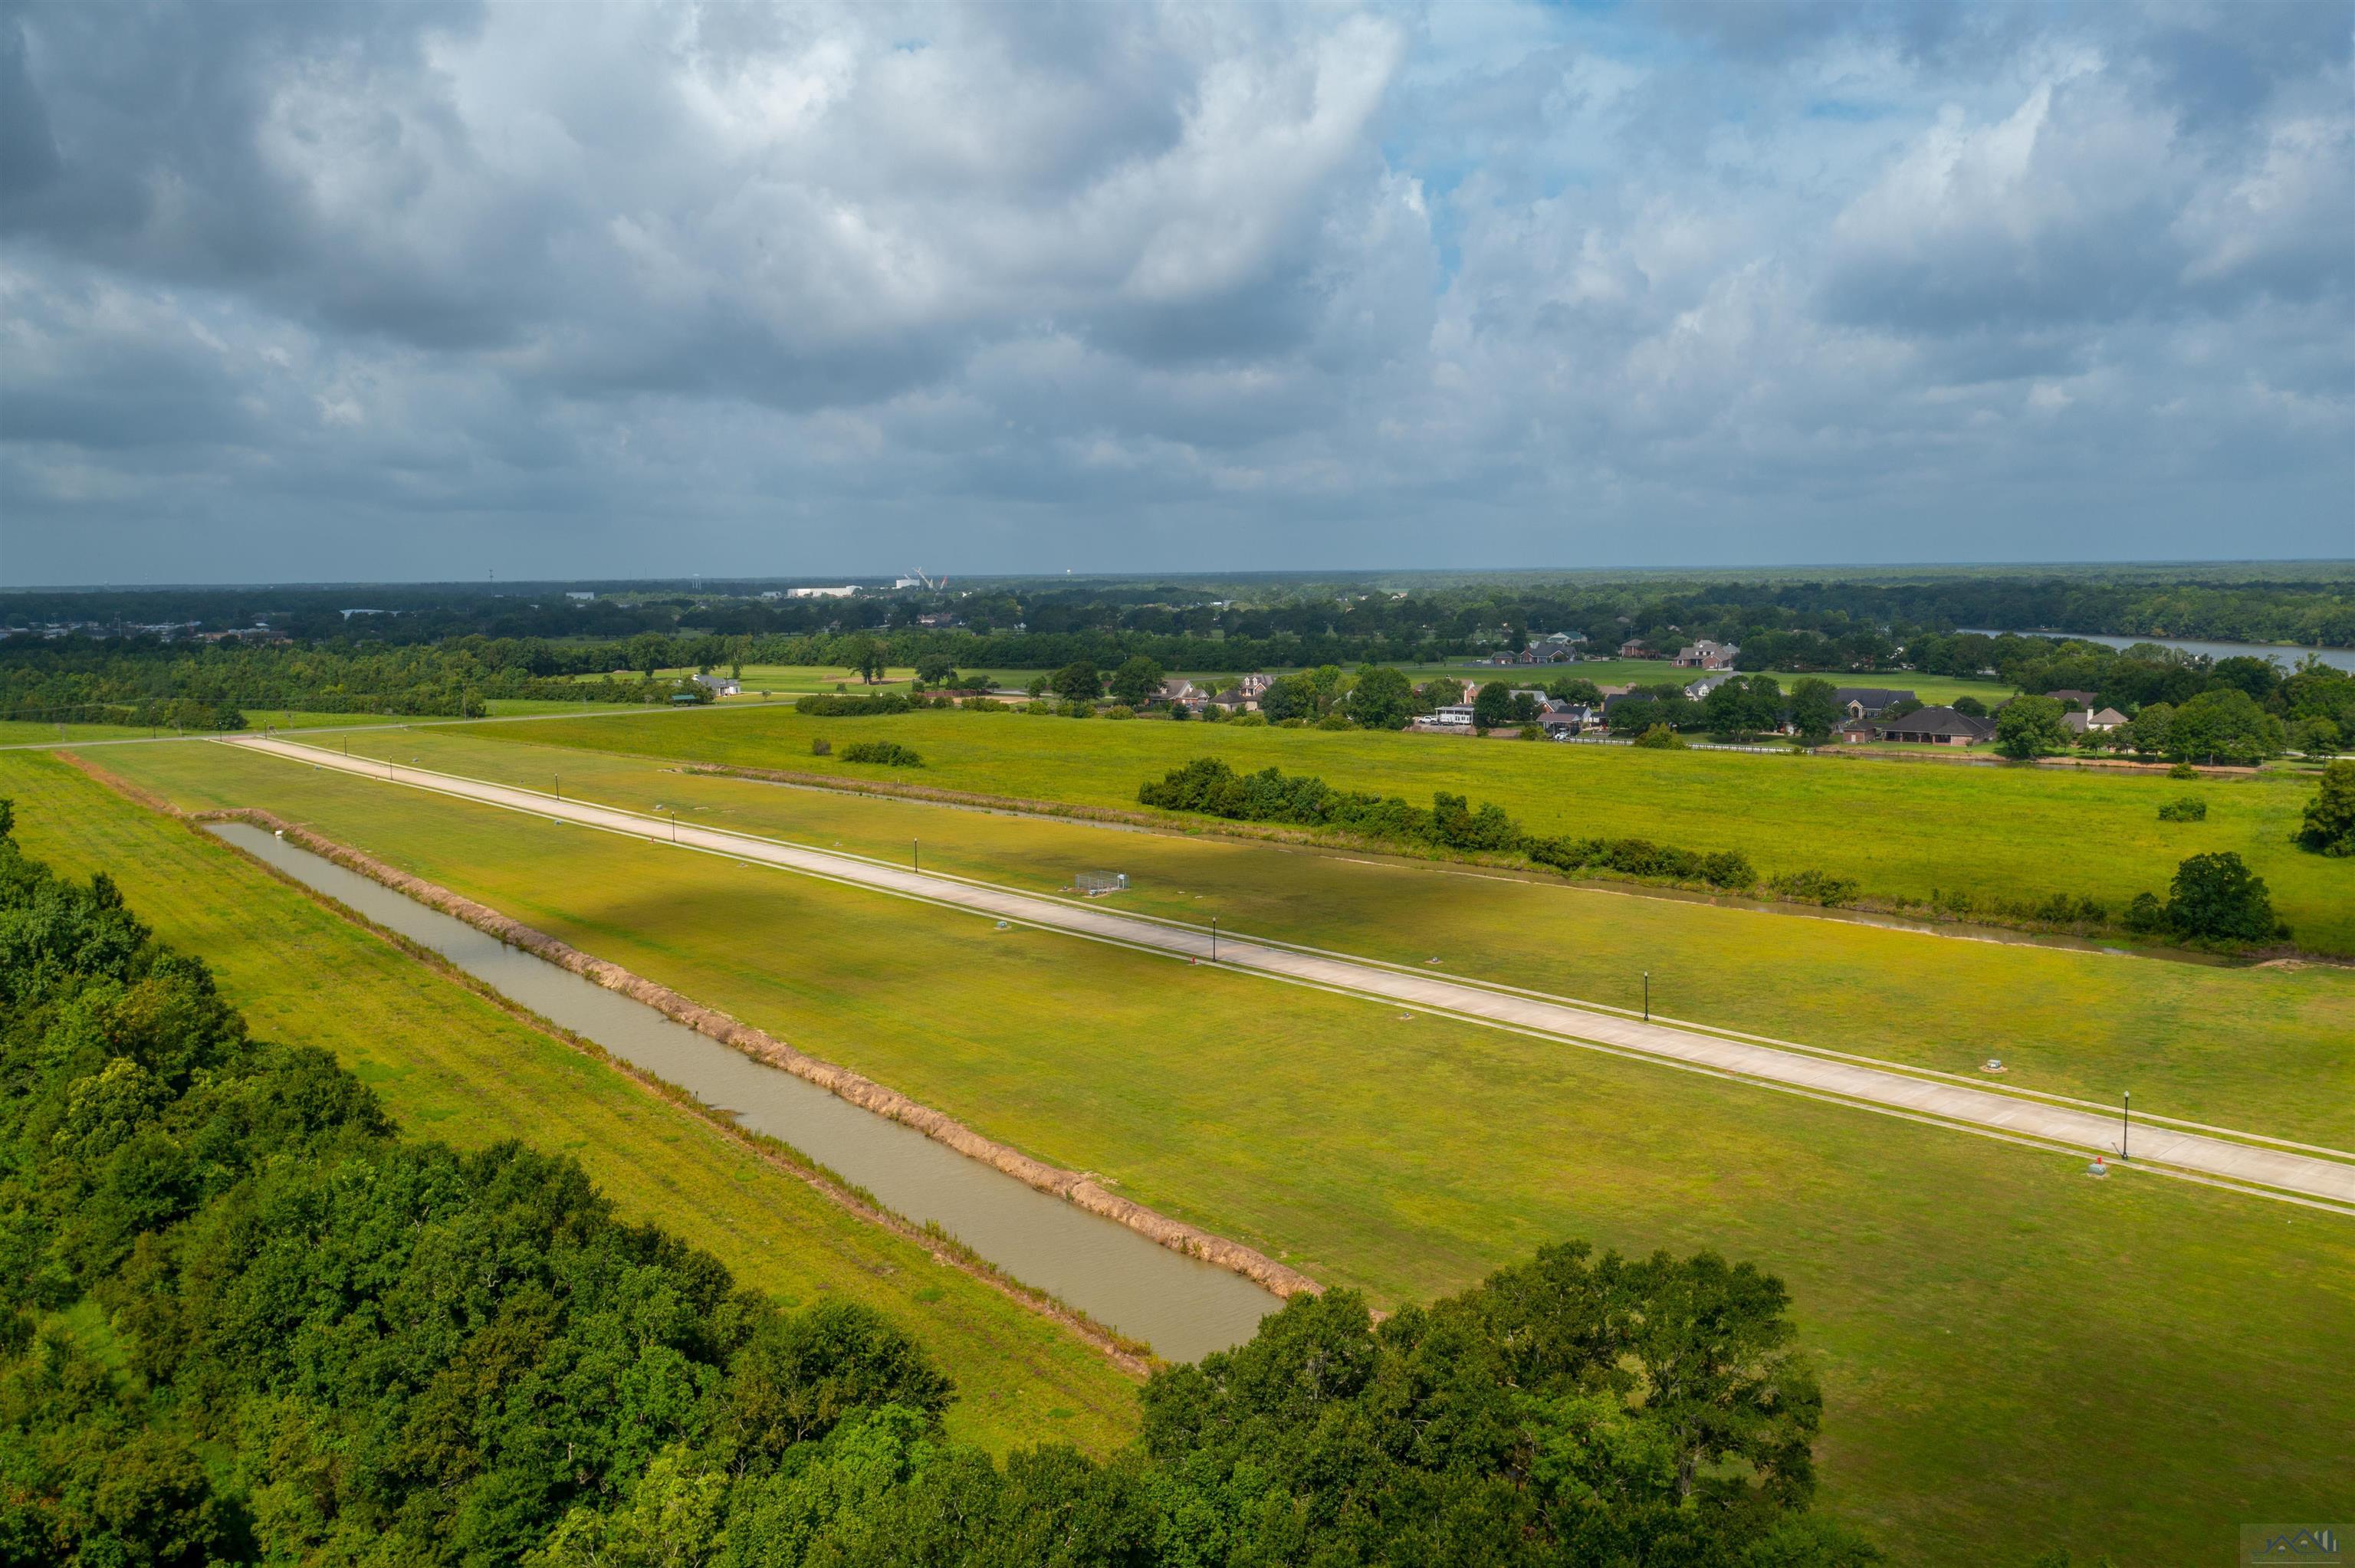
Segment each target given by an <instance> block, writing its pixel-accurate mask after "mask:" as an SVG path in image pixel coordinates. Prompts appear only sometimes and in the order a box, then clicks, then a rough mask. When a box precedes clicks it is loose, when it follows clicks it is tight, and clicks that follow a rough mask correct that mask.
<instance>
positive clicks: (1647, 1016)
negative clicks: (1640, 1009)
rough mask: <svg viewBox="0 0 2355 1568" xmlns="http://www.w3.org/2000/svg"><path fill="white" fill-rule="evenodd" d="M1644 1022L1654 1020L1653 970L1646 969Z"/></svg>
mask: <svg viewBox="0 0 2355 1568" xmlns="http://www.w3.org/2000/svg"><path fill="white" fill-rule="evenodd" d="M1644 1022H1646V1023H1649V1022H1652V971H1651V970H1649V969H1646V970H1645V971H1644Z"/></svg>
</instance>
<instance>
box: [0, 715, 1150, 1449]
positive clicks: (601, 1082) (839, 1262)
mask: <svg viewBox="0 0 2355 1568" xmlns="http://www.w3.org/2000/svg"><path fill="white" fill-rule="evenodd" d="M155 749H157V750H169V749H173V748H171V747H156V748H155ZM0 796H13V797H15V800H16V836H17V838H18V841H19V842H21V843H23V845H24V846H25V848H26V849H27V852H28V853H32V854H34V855H36V856H38V857H40V858H42V859H45V860H48V861H49V862H50V863H52V864H54V865H56V866H57V867H58V868H59V870H60V871H61V872H66V873H69V874H76V875H82V874H89V873H91V872H94V871H104V872H106V873H107V874H109V875H111V876H112V877H113V878H114V879H115V880H116V881H117V882H118V883H120V884H121V885H122V886H123V893H124V895H125V896H126V898H127V899H128V900H129V902H130V904H131V906H132V907H133V909H134V910H136V911H137V913H138V914H139V915H140V916H141V917H142V918H143V919H144V920H146V921H147V922H148V923H149V924H150V925H151V926H153V927H155V930H156V932H157V934H158V935H159V936H161V937H162V938H164V939H165V941H168V942H171V943H172V944H174V945H175V946H176V947H178V948H182V949H183V950H185V951H188V952H193V953H197V954H198V955H200V956H202V957H203V958H204V959H205V961H206V962H207V963H208V964H209V965H210V966H211V967H212V969H213V972H214V973H215V975H216V976H218V979H219V981H220V985H221V990H222V992H223V994H224V995H225V996H227V997H228V998H229V1001H232V1002H233V1003H235V1004H236V1005H237V1006H238V1007H239V1008H240V1009H242V1010H243V1012H245V1015H246V1017H247V1019H248V1020H249V1021H250V1023H251V1025H252V1027H253V1030H254V1033H257V1034H259V1035H263V1036H268V1037H272V1038H275V1039H280V1040H293V1041H301V1042H304V1043H306V1044H316V1045H321V1046H325V1047H326V1048H327V1049H329V1050H331V1051H333V1052H334V1053H335V1054H336V1056H337V1058H338V1059H339V1060H341V1061H342V1062H343V1063H344V1064H345V1065H346V1066H348V1067H350V1068H351V1069H352V1070H353V1071H354V1072H356V1073H357V1074H358V1075H359V1076H360V1077H361V1078H363V1079H364V1080H366V1081H367V1082H368V1084H370V1085H371V1086H374V1088H375V1089H376V1092H377V1093H378V1095H379V1096H380V1097H382V1098H383V1099H384V1102H385V1104H386V1106H387V1107H388V1108H389V1110H390V1111H391V1113H392V1114H393V1116H394V1117H395V1118H398V1119H399V1120H400V1123H401V1125H402V1127H403V1128H405V1129H407V1130H408V1131H409V1132H410V1134H411V1135H412V1136H416V1137H421V1138H435V1139H442V1140H443V1141H445V1142H448V1143H452V1144H454V1145H457V1146H458V1147H460V1148H474V1147H478V1146H480V1145H483V1144H485V1143H489V1142H492V1141H494V1140H496V1139H503V1138H519V1139H523V1140H524V1141H526V1142H527V1143H529V1144H531V1145H533V1146H534V1147H536V1148H538V1149H541V1150H547V1151H549V1152H551V1153H565V1154H570V1155H572V1156H574V1157H575V1158H577V1159H578V1160H580V1161H581V1163H582V1164H583V1165H584V1166H586V1167H587V1168H588V1170H589V1173H590V1175H591V1177H592V1178H593V1179H594V1180H595V1181H597V1183H598V1185H599V1186H600V1187H602V1189H603V1190H604V1192H606V1193H607V1195H609V1196H610V1197H612V1198H613V1200H614V1202H616V1203H617V1204H618V1205H619V1207H620V1209H621V1211H622V1213H623V1214H624V1215H626V1216H627V1217H629V1218H631V1219H633V1220H637V1221H642V1222H645V1223H650V1224H659V1225H661V1226H663V1227H665V1228H666V1229H667V1230H669V1231H671V1232H673V1233H675V1234H679V1235H682V1236H685V1237H687V1239H688V1240H689V1241H691V1242H693V1243H694V1244H695V1245H698V1246H701V1247H703V1248H705V1249H707V1250H709V1252H711V1253H713V1254H714V1255H717V1256H718V1257H719V1259H720V1260H721V1261H722V1262H724V1263H726V1264H727V1265H728V1266H729V1268H730V1270H731V1271H733V1272H734V1274H735V1276H736V1277H737V1279H738V1280H740V1281H741V1282H742V1283H744V1284H746V1285H748V1286H751V1287H753V1288H755V1289H758V1290H762V1291H764V1292H766V1293H767V1294H769V1295H770V1296H772V1297H773V1298H776V1299H777V1300H778V1301H780V1302H781V1303H783V1304H784V1305H786V1306H789V1307H790V1306H801V1305H807V1304H808V1303H810V1302H813V1301H816V1300H818V1299H820V1298H823V1297H826V1296H828V1295H841V1296H847V1297H848V1298H853V1299H856V1300H859V1301H864V1302H867V1303H868V1304H869V1305H871V1306H873V1307H875V1308H877V1309H879V1310H880V1311H882V1312H884V1313H886V1314H888V1315H889V1316H890V1318H892V1319H894V1320H895V1321H897V1322H899V1323H900V1324H902V1325H904V1326H905V1327H906V1328H907V1329H908V1330H910V1331H911V1333H913V1334H914V1335H916V1337H917V1338H918V1339H920V1340H922V1341H923V1343H924V1344H925V1346H926V1348H927V1349H928V1350H930V1351H932V1354H933V1355H934V1356H935V1357H936V1358H937V1359H938V1361H939V1362H940V1364H941V1365H942V1366H943V1368H945V1369H946V1370H947V1371H949V1372H950V1373H951V1374H952V1375H953V1376H954V1378H955V1380H956V1383H957V1385H958V1388H959V1391H960V1398H959V1400H958V1403H957V1404H955V1406H954V1408H953V1409H952V1411H951V1414H950V1418H949V1425H950V1429H951V1431H952V1432H954V1434H956V1435H957V1436H960V1437H962V1438H964V1439H966V1440H969V1441H972V1442H975V1443H979V1444H982V1445H985V1446H988V1447H990V1448H992V1449H994V1450H1001V1451H1002V1450H1004V1449H1007V1448H1010V1447H1014V1446H1020V1445H1025V1444H1032V1443H1041V1442H1047V1441H1051V1440H1057V1439H1064V1440H1069V1441H1072V1442H1076V1443H1079V1444H1080V1445H1082V1446H1084V1447H1087V1448H1090V1449H1092V1450H1094V1451H1097V1452H1105V1451H1109V1450H1110V1449H1112V1448H1114V1447H1115V1446H1119V1445H1120V1444H1121V1443H1123V1442H1124V1441H1125V1440H1126V1439H1127V1438H1128V1437H1129V1436H1132V1435H1133V1434H1134V1432H1135V1425H1136V1414H1135V1392H1134V1388H1135V1385H1134V1384H1132V1383H1130V1382H1129V1381H1128V1380H1127V1379H1126V1378H1124V1377H1123V1376H1122V1375H1121V1374H1120V1373H1119V1372H1116V1371H1115V1370H1114V1368H1113V1367H1112V1366H1111V1365H1110V1364H1109V1363H1108V1362H1106V1361H1104V1359H1103V1357H1102V1356H1101V1355H1100V1354H1099V1353H1097V1352H1096V1351H1092V1350H1091V1349H1089V1348H1088V1347H1087V1346H1086V1345H1084V1344H1083V1343H1082V1342H1081V1341H1079V1340H1077V1339H1075V1338H1073V1337H1072V1336H1071V1334H1069V1333H1068V1332H1066V1331H1065V1330H1061V1329H1060V1328H1058V1327H1056V1326H1055V1325H1053V1324H1051V1323H1050V1322H1048V1321H1046V1320H1045V1319H1041V1318H1039V1316H1037V1315H1036V1314H1034V1313H1032V1312H1029V1311H1028V1310H1027V1309H1025V1308H1022V1307H1020V1306H1018V1305H1017V1304H1016V1303H1014V1302H1012V1301H1010V1300H1008V1299H1007V1298H1005V1297H1003V1296H1001V1295H999V1294H998V1293H997V1292H996V1291H994V1290H991V1289H989V1288H988V1287H985V1286H983V1285H981V1284H979V1283H978V1282H976V1281H975V1280H973V1279H971V1278H969V1277H966V1276H964V1275H963V1274H961V1273H958V1272H957V1271H955V1270H954V1269H951V1268H947V1267H944V1266H942V1265H940V1264H938V1263H936V1262H935V1261H933V1259H932V1256H931V1255H930V1254H928V1253H926V1252H925V1251H924V1250H923V1249H922V1247H919V1246H917V1245H914V1244H912V1243H911V1242H908V1241H905V1240H903V1239H901V1238H900V1237H899V1236H898V1235H896V1234H892V1233H890V1232H888V1231H886V1230H883V1229H882V1228H880V1227H879V1226H877V1225H875V1224H870V1223H868V1222H867V1221H865V1220H862V1219H859V1218H858V1217H857V1216H856V1215H854V1214H852V1213H848V1212H847V1211H846V1210H844V1209H842V1208H841V1207H839V1206H838V1205H837V1204H835V1203H833V1202H829V1201H827V1200H826V1199H825V1198H824V1197H821V1196H820V1195H819V1194H817V1193H816V1192H813V1191H811V1190H810V1188H809V1187H808V1186H807V1185H806V1184H805V1183H804V1182H803V1181H800V1180H798V1179H797V1178H795V1177H793V1176H791V1175H788V1174H786V1173H784V1172H783V1171H779V1170H777V1169H776V1168H774V1167H773V1166H771V1165H770V1164H768V1163H766V1162H765V1161H763V1160H761V1159H760V1158H758V1157H757V1156H755V1155H754V1154H752V1153H751V1151H750V1150H746V1149H745V1148H744V1147H743V1146H742V1145H741V1144H739V1143H737V1142H735V1141H734V1140H733V1139H729V1138H727V1137H725V1136H723V1135H722V1134H720V1133H719V1132H718V1131H717V1130H715V1129H714V1128H711V1127H709V1125H707V1124H706V1123H704V1122H702V1121H700V1120H698V1118H695V1117H693V1116H692V1115H690V1114H688V1113H687V1111H684V1110H682V1109H680V1108H678V1107H676V1106H673V1105H671V1104H669V1103H668V1102H667V1101H666V1100H664V1099H662V1098H661V1097H658V1096H656V1095H655V1094H654V1093H652V1092H650V1091H649V1090H647V1089H645V1088H644V1087H642V1086H639V1085H638V1084H637V1083H635V1082H634V1080H632V1079H630V1078H628V1077H626V1076H624V1075H623V1074H622V1073H620V1072H618V1071H616V1070H615V1069H614V1068H613V1067H611V1066H609V1065H605V1064H604V1063H602V1062H600V1061H597V1060H595V1059H593V1058H591V1057H590V1056H588V1055H586V1054H583V1053H581V1052H579V1051H576V1050H574V1049H572V1048H570V1047H569V1046H567V1045H564V1044H559V1042H557V1041H555V1040H552V1039H550V1038H549V1037H548V1036H547V1035H545V1034H543V1033H539V1032H538V1031H537V1030H533V1029H529V1028H527V1027H525V1026H524V1025H522V1024H520V1023H518V1022H515V1021H514V1020H512V1019H511V1018H509V1017H508V1016H507V1015H506V1014H505V1013H504V1012H500V1011H499V1010H498V1009H497V1008H496V1007H494V1006H492V1005H491V1004H490V1003H489V1002H487V1001H484V1000H482V999H481V998H480V997H478V996H477V995H475V994H474V992H472V991H467V990H466V989H464V987H462V986H460V985H458V984H456V983H454V982H453V981H451V980H446V979H443V978H442V976H441V975H439V974H438V973H436V972H435V971H433V970H432V969H428V968H426V967H425V966H424V965H423V964H421V963H420V962H419V961H417V960H416V959H411V958H410V957H408V956H407V955H406V954H404V953H401V952H400V951H399V950H397V949H396V948H392V947H391V946H390V945H389V944H387V943H385V942H383V941H381V940H379V939H378V938H376V937H374V936H372V935H370V934H368V933H367V932H365V931H363V930H361V929H360V928H358V927H355V926H353V925H351V924H350V923H348V922H347V921H345V920H343V919H341V918H339V917H337V916H335V915H332V914H330V913H328V912H327V911H326V910H325V909H324V908H322V907H321V906H319V905H317V904H315V903H314V902H313V901H312V900H311V899H310V898H309V897H307V896H306V895H304V894H302V893H300V892H298V891H296V890H295V889H293V888H292V887H290V886H288V885H286V884H284V883H282V882H280V881H279V880H277V879H276V878H275V877H272V876H271V875H270V874H267V873H265V872H262V871H261V870H259V869H257V868H256V867H254V866H253V865H252V864H251V863H250V862H248V861H246V860H244V859H243V858H242V857H240V856H238V855H236V854H235V853H232V852H230V851H229V849H227V848H226V847H224V846H222V845H219V844H218V843H216V842H212V841H211V840H210V839H209V838H208V837H205V836H202V835H199V834H197V833H195V832H190V831H189V830H188V829H187V828H186V827H184V826H182V825H180V824H178V823H176V822H172V821H168V820H166V819H165V818H162V817H159V816H157V815H156V814H155V813H154V812H151V811H149V810H145V809H144V808H142V807H139V806H136V805H133V804H132V803H131V802H129V801H127V800H123V798H122V797H121V796H119V795H116V794H114V793H113V792H112V791H111V790H108V789H103V788H101V786H99V785H98V784H96V783H93V782H92V781H91V780H90V779H87V778H85V777H84V776H82V775H81V774H80V773H77V772H75V771H73V770H72V769H70V768H67V767H66V766H64V765H63V764H62V763H59V762H58V761H55V760H54V759H50V758H32V757H21V756H20V757H10V758H0Z"/></svg>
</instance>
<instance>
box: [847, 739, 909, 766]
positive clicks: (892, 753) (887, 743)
mask: <svg viewBox="0 0 2355 1568" xmlns="http://www.w3.org/2000/svg"><path fill="white" fill-rule="evenodd" d="M842 759H843V760H844V761H845V762H879V763H881V764H882V765H883V766H884V767H886V768H922V766H923V765H924V759H923V758H922V756H921V755H919V754H918V753H916V752H914V751H912V750H911V749H909V748H908V747H904V746H901V745H900V743H899V742H898V741H896V740H861V741H857V742H854V743H852V744H851V745H849V746H846V747H843V748H842Z"/></svg>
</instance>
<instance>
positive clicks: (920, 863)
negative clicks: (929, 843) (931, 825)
mask: <svg viewBox="0 0 2355 1568" xmlns="http://www.w3.org/2000/svg"><path fill="white" fill-rule="evenodd" d="M908 863H910V864H911V865H912V866H914V867H915V868H916V874H918V875H919V876H921V875H922V874H923V871H924V845H923V842H922V840H920V839H910V840H909V841H908Z"/></svg>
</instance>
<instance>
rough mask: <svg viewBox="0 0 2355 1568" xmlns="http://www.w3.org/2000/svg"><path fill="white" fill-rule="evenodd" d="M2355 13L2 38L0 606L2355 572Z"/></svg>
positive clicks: (1932, 9)
mask: <svg viewBox="0 0 2355 1568" xmlns="http://www.w3.org/2000/svg"><path fill="white" fill-rule="evenodd" d="M2351 36H2355V5H2350V4H2328V3H2317V4H2305V3H2287V4H2248V3H2219V4H2190V3H2175V0H2166V3H2160V4H2152V5H2140V6H2137V5H2124V4H2093V5H2073V6H2062V7H2052V8H2045V7H2039V6H2035V5H1982V4H1972V5H1957V6H1949V5H1893V4H1890V5H1884V4H1870V5H1849V4H1838V3H1827V4H1817V5H1805V6H1777V5H1769V4H1761V3H1751V0H1744V3H1740V4H1733V5H1709V4H1678V5H1662V6H1657V7H1649V8H1646V7H1634V6H1628V7H1618V6H1610V5H1604V6H1572V7H1567V8H1565V7H1559V6H1544V7H1540V6H1515V5H1464V4H1447V5H1433V6H1430V7H1427V8H1421V9H1357V8H1350V7H1345V6H1339V5H1320V6H1315V7H1311V6H1305V5H1299V6H1288V7H1279V6H1275V5H1252V6H1250V7H1247V8H1242V9H1223V8H1217V7H1212V6H1207V5H1180V6H1168V7H1156V6H1152V5H1141V4H1139V5H1126V4H1097V5H1073V6H1068V7H1067V6H1061V5H1047V4H998V5H985V6H978V7H964V6H957V5H919V6H911V7H905V8H901V7H895V6H890V5H854V6H847V7H840V8H837V7H830V6H820V5H808V6H794V7H791V8H785V9H772V8H764V7H758V6H754V5H737V4H731V5H709V6H696V5H669V6H647V7H639V6H633V5H589V4H565V3H541V4H533V5H512V6H490V7H482V6H473V5H459V6H453V7H447V8H443V7H436V6H431V5H409V4H398V5H396V4H385V5H369V6H365V7H360V8H355V9H341V8H337V7H334V6H323V5H308V4H306V5H273V4H243V5H200V6H193V7H181V6H176V5H153V6H148V5H128V4H89V3H76V0H41V3H36V4H32V5H0V583H5V584H15V585H22V584H27V583H38V582H91V581H108V582H128V583H136V582H140V581H143V580H144V581H155V582H163V581H170V580H202V579H213V580H290V579H297V578H301V579H337V578H368V577H412V578H413V577H427V578H448V577H461V578H463V577H481V576H482V575H483V574H485V572H489V571H496V572H497V573H498V574H499V575H500V576H501V577H549V576H591V577H593V576H623V575H637V574H648V573H652V574H659V575H682V576H683V575H686V574H687V573H688V572H702V573H707V574H719V575H727V576H735V575H771V574H794V575H804V574H809V575H817V574H830V573H836V572H853V571H856V572H874V571H885V570H893V569H898V568H902V567H914V568H922V569H924V570H929V571H932V572H943V571H946V572H974V571H1032V570H1055V569H1060V568H1062V567H1072V568H1076V569H1078V570H1081V571H1089V570H1124V569H1146V570H1168V569H1179V568H1186V567H1199V568H1204V569H1213V568H1215V569H1231V568H1241V567H1347V566H1359V567H1412V566H1462V567H1503V566H1561V567H1578V566H1625V565H1709V564H1732V563H1750V562H1843V561H1856V562H1882V561H1937V560H2033V559H2073V560H2083V559H2104V558H2183V557H2235V558H2238V557H2248V556H2350V555H2355V330H2351V329H2350V321H2351V320H2355V74H2351V73H2350V37H2351Z"/></svg>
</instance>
